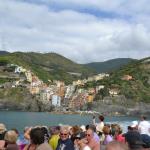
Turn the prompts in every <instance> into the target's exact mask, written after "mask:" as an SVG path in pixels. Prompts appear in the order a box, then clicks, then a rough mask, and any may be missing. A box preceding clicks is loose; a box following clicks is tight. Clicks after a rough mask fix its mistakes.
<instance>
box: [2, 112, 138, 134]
mask: <svg viewBox="0 0 150 150" xmlns="http://www.w3.org/2000/svg"><path fill="white" fill-rule="evenodd" d="M92 117H93V116H92V115H80V114H51V113H48V112H15V111H0V123H4V124H5V125H6V127H7V129H12V128H16V129H18V130H19V131H20V132H23V129H24V127H26V126H36V125H46V126H55V125H61V124H66V125H87V124H91V123H92ZM104 117H105V123H118V124H120V125H121V127H122V128H123V131H124V132H126V130H127V126H128V125H130V124H131V122H132V121H134V120H137V121H139V119H140V116H139V117H130V116H117V117H116V116H112V117H110V116H104ZM96 121H97V122H98V117H97V118H96Z"/></svg>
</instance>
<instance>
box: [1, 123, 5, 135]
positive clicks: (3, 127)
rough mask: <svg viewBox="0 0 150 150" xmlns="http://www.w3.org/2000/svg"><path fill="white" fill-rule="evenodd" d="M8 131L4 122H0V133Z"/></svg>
mask: <svg viewBox="0 0 150 150" xmlns="http://www.w3.org/2000/svg"><path fill="white" fill-rule="evenodd" d="M5 131H6V127H5V125H4V124H3V123H0V134H2V133H4V132H5Z"/></svg>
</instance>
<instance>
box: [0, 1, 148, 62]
mask: <svg viewBox="0 0 150 150" xmlns="http://www.w3.org/2000/svg"><path fill="white" fill-rule="evenodd" d="M32 1H33V0H32ZM38 1H39V2H43V3H40V4H39V3H38V4H37V1H36V3H34V2H33V3H29V2H23V1H17V0H5V1H3V0H0V18H1V20H0V36H1V37H4V38H3V41H2V42H3V43H5V47H6V48H8V49H9V50H10V51H15V50H20V51H21V50H22V51H31V50H32V51H43V52H44V51H45V52H48V51H53V52H56V53H59V54H62V55H63V56H66V57H68V58H70V59H72V60H73V61H76V62H80V63H86V62H92V61H103V60H107V59H112V58H116V57H132V58H142V57H146V56H150V44H149V41H148V40H149V38H150V20H149V18H148V13H149V10H150V9H148V8H149V7H150V6H149V5H148V6H147V5H146V4H147V1H146V0H143V1H141V0H139V1H138V0H137V1H136V3H135V1H134V0H133V1H132V2H131V1H129V0H127V2H128V3H126V1H125V0H124V1H121V0H113V1H109V2H108V0H101V1H100V0H93V1H89V0H82V1H81V0H80V1H79V0H68V1H67V0H60V1H59V7H60V5H61V6H62V5H63V6H62V7H63V9H60V10H59V11H54V10H53V9H52V8H51V7H50V4H52V2H55V5H56V7H58V4H57V3H58V1H54V0H51V1H49V3H48V0H45V2H46V3H44V0H38ZM108 4H109V5H108ZM123 4H124V5H123ZM134 4H135V5H134ZM77 6H80V9H82V8H85V7H86V8H87V9H88V8H89V7H90V6H92V7H93V9H95V10H100V11H102V10H103V11H105V12H113V13H114V14H121V15H122V16H124V15H125V16H126V15H127V18H126V17H125V18H123V17H113V18H112V17H109V16H108V17H107V18H105V17H104V16H103V17H101V16H100V17H96V15H95V14H93V13H92V14H91V13H90V12H89V13H88V12H85V13H81V11H78V8H76V7H77ZM140 6H142V7H144V6H145V9H143V8H141V7H140ZM59 7H58V8H57V9H59ZM73 7H74V8H73ZM65 8H66V9H65ZM69 8H70V9H69ZM139 13H141V14H140V15H138V14H139ZM128 16H130V17H129V18H128ZM0 46H1V47H2V44H1V45H0ZM141 52H142V53H141Z"/></svg>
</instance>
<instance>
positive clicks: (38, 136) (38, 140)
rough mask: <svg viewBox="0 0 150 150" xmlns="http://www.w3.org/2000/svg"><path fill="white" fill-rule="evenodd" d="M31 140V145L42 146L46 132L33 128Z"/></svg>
mask: <svg viewBox="0 0 150 150" xmlns="http://www.w3.org/2000/svg"><path fill="white" fill-rule="evenodd" d="M30 139H31V143H33V144H35V145H40V144H42V143H44V140H45V138H44V132H43V131H42V130H41V128H32V129H31V131H30Z"/></svg>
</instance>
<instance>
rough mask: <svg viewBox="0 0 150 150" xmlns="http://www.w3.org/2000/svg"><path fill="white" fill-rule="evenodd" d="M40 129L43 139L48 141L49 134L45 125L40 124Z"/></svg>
mask: <svg viewBox="0 0 150 150" xmlns="http://www.w3.org/2000/svg"><path fill="white" fill-rule="evenodd" d="M41 130H42V131H43V133H44V139H45V141H48V139H49V137H50V135H49V130H48V128H47V126H42V127H41Z"/></svg>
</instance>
